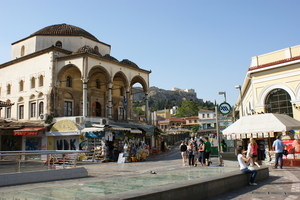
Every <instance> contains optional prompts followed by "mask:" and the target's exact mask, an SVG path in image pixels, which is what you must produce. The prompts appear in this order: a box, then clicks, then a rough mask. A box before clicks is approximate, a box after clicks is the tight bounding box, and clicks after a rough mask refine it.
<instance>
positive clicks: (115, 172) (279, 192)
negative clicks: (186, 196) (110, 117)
mask: <svg viewBox="0 0 300 200" xmlns="http://www.w3.org/2000/svg"><path fill="white" fill-rule="evenodd" d="M212 161H213V164H212V166H211V167H214V168H218V166H217V164H218V163H217V158H212ZM78 166H79V167H81V166H84V167H85V168H86V169H87V170H88V172H89V175H90V177H89V178H86V179H85V178H83V179H72V180H61V181H51V182H45V183H36V184H23V185H16V186H9V187H0V193H1V192H9V191H16V190H26V189H34V188H41V187H52V186H59V185H65V184H70V183H74V184H75V183H80V182H84V181H87V180H88V181H90V180H92V179H94V180H96V179H100V178H109V177H114V178H115V177H126V176H133V175H138V174H141V175H142V174H149V173H150V170H151V171H155V172H156V173H160V172H166V171H172V170H178V169H184V168H189V167H188V166H182V165H181V159H180V153H179V150H178V147H177V148H176V147H175V148H172V149H171V150H170V151H167V152H163V153H160V154H156V155H151V156H149V157H148V158H147V161H145V162H136V163H124V164H118V163H112V162H110V163H79V164H78ZM197 167H199V166H197ZM202 168H205V167H202ZM219 168H223V167H219ZM225 168H226V167H225ZM237 169H238V168H237ZM299 179H300V168H299V167H284V168H283V169H271V167H270V178H269V179H266V180H263V181H260V182H257V184H258V185H257V186H245V187H242V188H240V189H238V190H232V191H230V192H227V193H224V194H222V195H219V196H216V197H214V198H211V199H210V200H219V199H235V200H237V199H243V200H247V199H252V200H259V199H262V200H266V199H268V200H269V199H280V200H282V199H284V200H294V199H300V181H299ZM237 184H239V183H237ZM0 199H1V200H2V198H0ZM196 199H197V198H196Z"/></svg>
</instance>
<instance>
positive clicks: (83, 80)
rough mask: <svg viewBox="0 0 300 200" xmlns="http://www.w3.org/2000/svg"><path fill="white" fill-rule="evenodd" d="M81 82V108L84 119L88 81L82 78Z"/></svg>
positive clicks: (85, 115)
mask: <svg viewBox="0 0 300 200" xmlns="http://www.w3.org/2000/svg"><path fill="white" fill-rule="evenodd" d="M82 82H83V99H82V100H83V106H82V109H83V113H82V114H83V117H84V118H86V117H87V110H88V108H87V82H88V79H86V78H83V79H82Z"/></svg>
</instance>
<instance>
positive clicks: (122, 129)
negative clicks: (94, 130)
mask: <svg viewBox="0 0 300 200" xmlns="http://www.w3.org/2000/svg"><path fill="white" fill-rule="evenodd" d="M105 130H115V131H131V128H124V127H122V126H110V127H108V128H106V129H105Z"/></svg>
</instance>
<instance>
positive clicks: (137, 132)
mask: <svg viewBox="0 0 300 200" xmlns="http://www.w3.org/2000/svg"><path fill="white" fill-rule="evenodd" d="M130 132H131V133H136V134H142V133H143V132H142V131H141V130H139V129H131V131H130Z"/></svg>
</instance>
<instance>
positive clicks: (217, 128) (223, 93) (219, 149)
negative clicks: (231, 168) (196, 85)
mask: <svg viewBox="0 0 300 200" xmlns="http://www.w3.org/2000/svg"><path fill="white" fill-rule="evenodd" d="M219 95H224V102H226V92H219ZM215 109H216V110H215V112H216V131H217V136H218V158H219V164H222V163H221V162H222V159H221V156H220V152H221V145H220V142H221V140H220V139H221V138H220V133H219V119H218V107H217V106H216V108H215Z"/></svg>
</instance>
